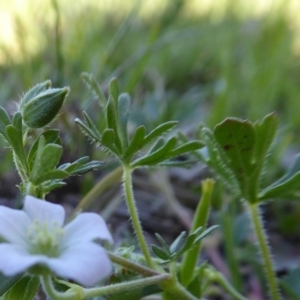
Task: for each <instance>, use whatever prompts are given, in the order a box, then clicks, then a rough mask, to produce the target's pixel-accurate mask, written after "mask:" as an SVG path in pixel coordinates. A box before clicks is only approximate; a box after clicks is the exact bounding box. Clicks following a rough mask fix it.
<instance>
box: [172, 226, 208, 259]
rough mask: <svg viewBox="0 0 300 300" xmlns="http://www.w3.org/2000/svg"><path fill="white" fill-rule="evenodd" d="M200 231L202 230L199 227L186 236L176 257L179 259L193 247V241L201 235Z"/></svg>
mask: <svg viewBox="0 0 300 300" xmlns="http://www.w3.org/2000/svg"><path fill="white" fill-rule="evenodd" d="M202 230H203V228H202V227H199V228H197V229H196V230H195V231H194V232H193V233H191V234H189V235H188V237H187V238H186V240H185V242H184V245H183V246H182V247H181V249H180V250H179V251H178V252H177V257H180V256H181V255H182V254H184V253H185V252H186V251H188V250H190V249H191V248H192V247H193V246H194V241H195V239H196V238H197V237H198V236H199V235H200V234H201V232H202Z"/></svg>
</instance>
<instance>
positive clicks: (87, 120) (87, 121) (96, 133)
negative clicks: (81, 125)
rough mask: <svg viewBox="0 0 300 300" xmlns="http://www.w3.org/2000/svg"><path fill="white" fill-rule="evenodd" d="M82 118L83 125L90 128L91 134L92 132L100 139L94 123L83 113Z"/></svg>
mask: <svg viewBox="0 0 300 300" xmlns="http://www.w3.org/2000/svg"><path fill="white" fill-rule="evenodd" d="M83 117H84V120H85V123H86V124H87V126H88V128H90V129H91V130H92V132H94V133H95V135H96V136H97V137H98V138H99V139H100V137H101V133H100V132H99V130H98V128H97V127H96V125H95V123H94V122H93V121H92V119H91V118H90V117H89V115H88V114H87V113H86V112H85V111H84V112H83Z"/></svg>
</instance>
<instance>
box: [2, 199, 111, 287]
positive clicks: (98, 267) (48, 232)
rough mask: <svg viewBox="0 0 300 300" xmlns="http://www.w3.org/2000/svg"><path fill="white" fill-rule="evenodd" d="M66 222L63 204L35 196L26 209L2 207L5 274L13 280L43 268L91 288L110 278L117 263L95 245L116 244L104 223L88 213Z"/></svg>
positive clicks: (26, 204) (99, 218) (97, 216)
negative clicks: (107, 242) (105, 242)
mask: <svg viewBox="0 0 300 300" xmlns="http://www.w3.org/2000/svg"><path fill="white" fill-rule="evenodd" d="M64 219H65V211H64V209H63V207H62V206H60V205H57V204H52V203H49V202H46V201H43V200H39V199H36V198H34V197H32V196H26V198H25V201H24V208H23V210H15V209H11V208H8V207H5V206H0V241H3V242H2V243H0V272H2V273H3V274H4V275H6V276H13V275H16V274H18V273H21V272H25V271H26V270H28V269H30V268H32V267H34V268H37V267H36V266H42V267H46V268H48V269H49V270H51V271H52V272H53V273H55V274H56V275H58V276H59V277H63V278H68V279H72V280H75V281H76V282H78V283H80V284H82V285H85V286H92V285H95V284H96V283H98V282H99V281H100V280H101V279H103V278H105V277H107V276H108V275H109V274H110V273H111V271H112V265H111V262H110V260H109V258H108V256H107V254H106V251H105V250H104V249H103V248H102V247H101V246H100V245H99V244H97V243H95V241H94V240H95V239H101V240H107V241H109V242H110V243H112V237H111V235H110V233H109V231H108V229H107V227H106V224H105V222H104V220H103V219H102V218H101V217H100V216H99V215H97V214H95V213H82V214H80V215H78V216H77V217H76V218H75V219H74V220H72V221H71V222H70V223H69V224H67V225H66V226H63V223H64ZM34 268H33V269H34Z"/></svg>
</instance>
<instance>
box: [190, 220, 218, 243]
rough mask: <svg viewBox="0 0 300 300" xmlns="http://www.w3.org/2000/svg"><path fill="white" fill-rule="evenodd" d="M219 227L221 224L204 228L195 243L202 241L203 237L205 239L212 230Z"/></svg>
mask: <svg viewBox="0 0 300 300" xmlns="http://www.w3.org/2000/svg"><path fill="white" fill-rule="evenodd" d="M218 227H219V225H213V226H211V227H209V228H207V229H206V230H204V231H203V232H202V233H201V234H200V235H199V236H197V238H196V239H195V241H194V244H196V243H198V242H200V241H201V240H202V239H204V238H205V237H206V236H207V235H209V234H210V233H211V232H212V231H214V230H215V229H217V228H218Z"/></svg>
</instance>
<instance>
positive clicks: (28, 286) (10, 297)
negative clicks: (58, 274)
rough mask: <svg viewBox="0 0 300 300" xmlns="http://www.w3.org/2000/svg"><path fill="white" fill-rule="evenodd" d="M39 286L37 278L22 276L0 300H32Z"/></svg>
mask: <svg viewBox="0 0 300 300" xmlns="http://www.w3.org/2000/svg"><path fill="white" fill-rule="evenodd" d="M39 285H40V281H39V278H38V277H31V276H24V277H23V278H21V279H20V280H19V281H18V282H17V283H16V284H15V285H14V286H13V287H12V288H11V289H10V290H9V291H7V292H6V293H5V294H4V295H3V296H2V297H1V300H16V299H18V300H32V299H33V298H34V297H35V295H36V293H37V290H38V287H39Z"/></svg>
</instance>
